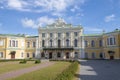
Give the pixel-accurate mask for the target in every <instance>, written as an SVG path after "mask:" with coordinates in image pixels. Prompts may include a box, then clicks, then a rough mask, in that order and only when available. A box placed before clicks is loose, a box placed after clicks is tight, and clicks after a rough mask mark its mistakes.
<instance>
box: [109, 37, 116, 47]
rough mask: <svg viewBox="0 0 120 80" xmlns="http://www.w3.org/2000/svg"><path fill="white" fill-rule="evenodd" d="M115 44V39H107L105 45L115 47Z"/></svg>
mask: <svg viewBox="0 0 120 80" xmlns="http://www.w3.org/2000/svg"><path fill="white" fill-rule="evenodd" d="M115 44H116V41H115V37H109V38H107V45H115Z"/></svg>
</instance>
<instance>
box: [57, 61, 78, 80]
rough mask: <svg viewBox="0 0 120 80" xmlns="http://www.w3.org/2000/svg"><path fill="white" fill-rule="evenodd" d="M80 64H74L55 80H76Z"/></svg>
mask: <svg viewBox="0 0 120 80" xmlns="http://www.w3.org/2000/svg"><path fill="white" fill-rule="evenodd" d="M78 64H79V63H78V62H77V61H75V62H72V64H71V65H70V66H69V67H68V68H67V69H65V70H64V71H63V72H62V73H61V74H59V75H58V76H57V77H56V79H55V80H72V79H73V78H74V75H75V72H76V71H77V69H78Z"/></svg>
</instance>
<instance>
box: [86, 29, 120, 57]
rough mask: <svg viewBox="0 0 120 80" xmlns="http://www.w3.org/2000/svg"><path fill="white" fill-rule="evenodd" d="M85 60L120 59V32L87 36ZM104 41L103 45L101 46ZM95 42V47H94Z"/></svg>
mask: <svg viewBox="0 0 120 80" xmlns="http://www.w3.org/2000/svg"><path fill="white" fill-rule="evenodd" d="M84 40H85V58H88V59H93V58H94V59H101V58H103V59H120V31H119V30H115V31H113V32H110V33H103V34H99V35H85V36H84ZM100 40H102V45H100ZM92 41H94V46H92Z"/></svg>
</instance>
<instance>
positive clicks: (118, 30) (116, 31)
mask: <svg viewBox="0 0 120 80" xmlns="http://www.w3.org/2000/svg"><path fill="white" fill-rule="evenodd" d="M110 33H120V29H115V30H114V31H112V32H107V33H105V34H110Z"/></svg>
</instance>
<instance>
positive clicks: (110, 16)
mask: <svg viewBox="0 0 120 80" xmlns="http://www.w3.org/2000/svg"><path fill="white" fill-rule="evenodd" d="M114 20H115V15H114V14H112V15H109V16H106V17H105V22H110V21H114Z"/></svg>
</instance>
